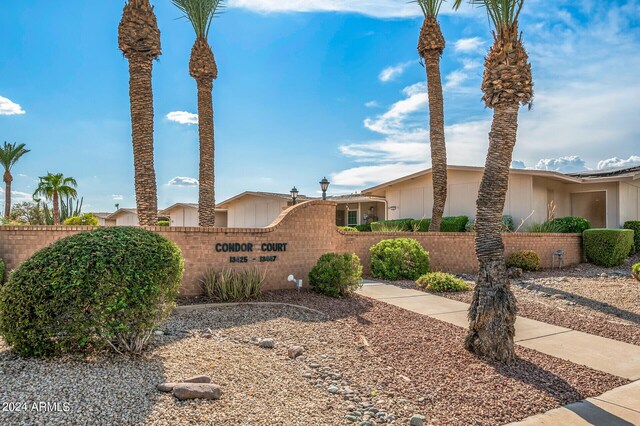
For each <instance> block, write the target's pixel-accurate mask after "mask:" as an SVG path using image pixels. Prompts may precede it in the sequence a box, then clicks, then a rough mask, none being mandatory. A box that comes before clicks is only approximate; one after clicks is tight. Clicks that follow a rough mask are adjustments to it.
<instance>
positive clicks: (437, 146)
mask: <svg viewBox="0 0 640 426" xmlns="http://www.w3.org/2000/svg"><path fill="white" fill-rule="evenodd" d="M440 55H441V52H438V51H435V50H429V51H427V52H426V54H425V68H426V69H427V89H428V94H429V141H430V145H431V170H432V178H433V210H432V213H431V224H430V225H429V231H430V232H438V231H440V223H441V221H442V215H443V214H444V205H445V203H446V201H447V147H446V145H445V141H444V100H443V95H442V78H441V76H440Z"/></svg>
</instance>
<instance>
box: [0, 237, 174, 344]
mask: <svg viewBox="0 0 640 426" xmlns="http://www.w3.org/2000/svg"><path fill="white" fill-rule="evenodd" d="M183 270H184V261H183V259H182V255H181V253H180V249H179V248H178V246H177V245H176V244H175V243H173V242H172V241H169V240H168V239H166V238H164V237H162V236H160V235H159V234H157V233H155V232H150V231H147V230H144V229H140V228H127V227H118V228H116V227H113V228H111V227H109V228H102V229H97V230H95V231H90V232H82V233H79V234H76V235H72V236H69V237H66V238H63V239H61V240H58V241H57V242H55V243H53V244H52V245H50V246H49V247H46V248H44V249H42V250H40V251H38V252H36V253H35V254H34V255H33V256H32V257H31V258H30V259H28V260H27V261H25V262H24V263H22V264H21V265H20V266H19V267H18V268H17V269H16V270H14V271H13V272H12V273H11V276H10V278H9V282H8V283H7V284H5V285H4V286H3V287H2V288H1V289H0V335H2V336H3V337H4V339H5V341H6V342H7V343H8V344H9V345H11V346H13V348H14V349H15V350H16V351H17V352H18V353H20V354H23V355H27V356H43V355H55V354H60V353H66V352H78V351H86V350H89V349H91V348H100V347H103V346H105V345H107V344H108V345H111V346H112V347H113V348H114V349H116V350H118V351H126V352H133V353H140V352H141V351H142V350H143V349H144V347H145V345H146V344H147V343H148V341H149V339H150V338H151V336H152V334H153V330H154V328H156V327H157V326H158V324H159V322H160V321H161V320H162V319H164V318H165V317H167V316H168V315H169V313H170V312H171V310H172V309H173V307H174V306H175V298H176V297H177V295H178V289H179V286H180V281H181V279H182V273H183Z"/></svg>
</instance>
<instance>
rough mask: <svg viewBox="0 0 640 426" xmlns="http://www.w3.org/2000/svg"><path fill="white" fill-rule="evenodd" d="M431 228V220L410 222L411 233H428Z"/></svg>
mask: <svg viewBox="0 0 640 426" xmlns="http://www.w3.org/2000/svg"><path fill="white" fill-rule="evenodd" d="M430 226H431V219H419V220H412V221H411V231H412V232H429V227H430Z"/></svg>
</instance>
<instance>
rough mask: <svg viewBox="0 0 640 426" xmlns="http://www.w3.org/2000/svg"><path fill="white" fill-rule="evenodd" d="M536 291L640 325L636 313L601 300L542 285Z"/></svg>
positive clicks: (537, 285) (639, 319) (536, 287)
mask: <svg viewBox="0 0 640 426" xmlns="http://www.w3.org/2000/svg"><path fill="white" fill-rule="evenodd" d="M534 289H535V290H536V291H539V292H540V293H544V294H548V295H549V296H550V297H553V296H554V295H560V296H562V298H563V299H564V300H568V301H570V302H574V303H576V304H578V305H580V306H584V307H585V308H588V309H591V310H594V311H598V312H602V313H604V314H608V315H615V316H617V317H618V318H622V319H625V320H627V321H631V322H633V323H635V324H640V315H638V314H636V313H635V312H631V311H627V310H624V309H620V308H616V307H615V306H611V305H609V304H608V303H603V302H600V301H599V300H595V299H590V298H588V297H584V296H580V295H577V294H575V293H570V292H567V291H563V290H558V289H556V288H553V287H545V286H543V285H540V284H535V287H534Z"/></svg>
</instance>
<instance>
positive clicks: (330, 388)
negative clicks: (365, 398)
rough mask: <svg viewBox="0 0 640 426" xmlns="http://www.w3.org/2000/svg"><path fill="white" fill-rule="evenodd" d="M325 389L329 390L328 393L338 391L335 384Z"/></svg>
mask: <svg viewBox="0 0 640 426" xmlns="http://www.w3.org/2000/svg"><path fill="white" fill-rule="evenodd" d="M327 390H328V391H329V393H338V391H339V390H340V389H339V388H338V387H337V386H329V388H328V389H327Z"/></svg>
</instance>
